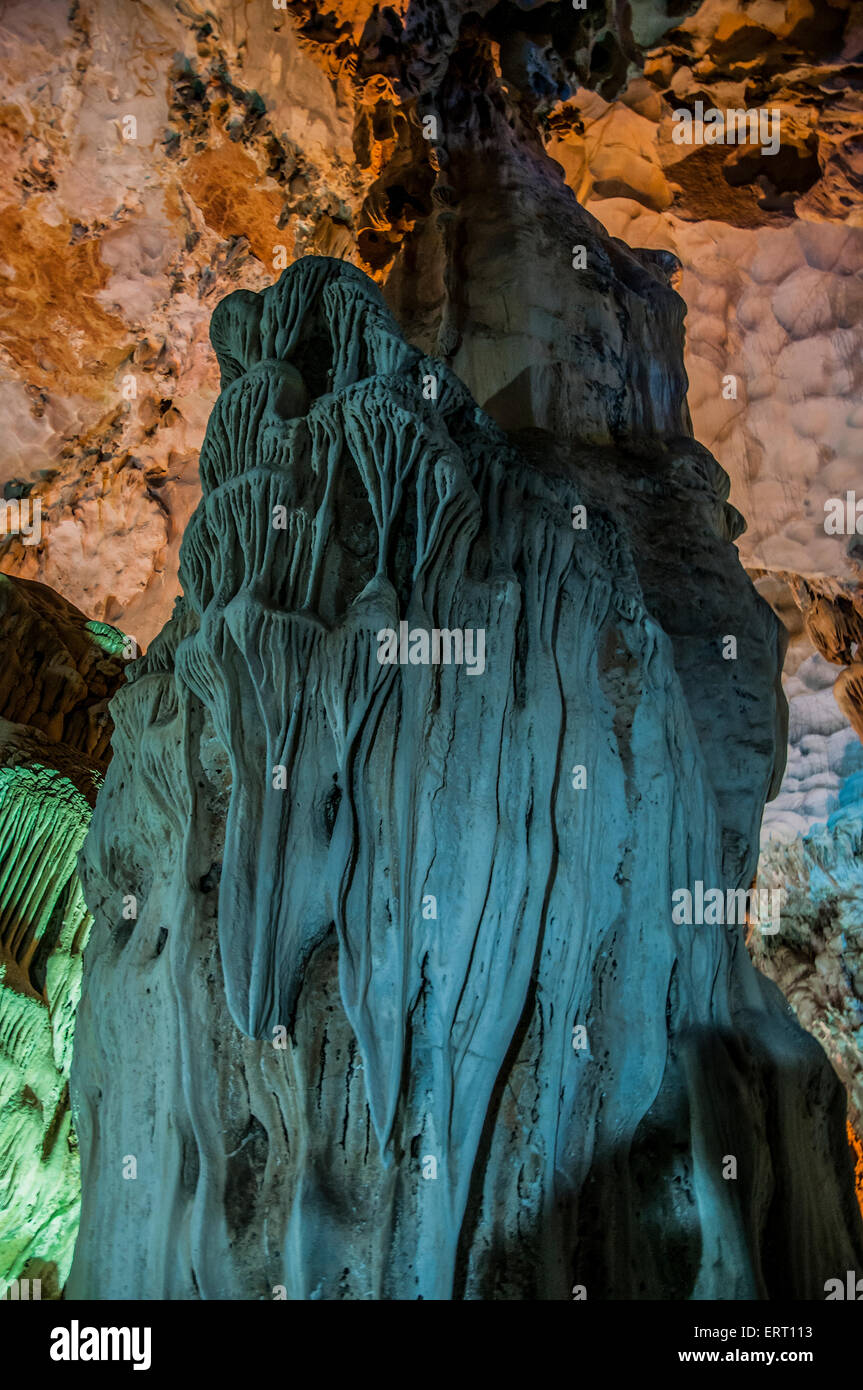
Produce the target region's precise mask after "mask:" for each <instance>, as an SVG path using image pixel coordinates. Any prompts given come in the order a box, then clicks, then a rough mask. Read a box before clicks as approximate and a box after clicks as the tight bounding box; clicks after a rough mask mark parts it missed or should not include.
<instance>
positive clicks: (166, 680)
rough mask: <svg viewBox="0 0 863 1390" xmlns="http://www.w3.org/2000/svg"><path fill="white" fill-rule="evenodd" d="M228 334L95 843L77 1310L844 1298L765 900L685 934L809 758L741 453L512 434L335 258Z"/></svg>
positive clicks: (851, 1223)
mask: <svg viewBox="0 0 863 1390" xmlns="http://www.w3.org/2000/svg"><path fill="white" fill-rule="evenodd" d="M642 274H643V272H642ZM634 279H635V273H634V271H633V280H634ZM657 293H658V291H657ZM663 293H665V291H663ZM668 293H670V291H669V292H668ZM212 339H213V344H214V346H215V348H216V351H217V353H218V356H219V361H220V364H221V369H222V392H221V395H220V397H219V400H218V402H217V404H216V407H215V409H214V411H213V413H212V416H211V419H210V423H209V427H208V431H207V438H206V441H205V444H204V448H203V451H202V454H201V463H200V470H201V481H202V486H203V494H204V495H203V500H202V502H201V504H200V506H199V508H198V510H197V512H196V513H195V515H194V517H193V519H192V522H191V524H190V526H189V528H188V530H187V532H186V535H185V537H184V541H183V551H182V570H181V573H182V580H183V588H184V597H183V598H182V599H181V600H179V601H178V604H177V607H176V609H175V613H174V616H173V618H172V620H171V622H170V623H169V624H168V625H167V626H166V628H165V629H164V630H163V632H162V634H161V635H160V637H159V638H158V639H157V640H156V641H155V642H154V644H153V646H152V647H151V649H150V651H149V652H148V654H147V656H146V657H144V658H143V659H142V660H140V661H139V662H138V663H136V665H135V666H134V667H132V668H131V671H130V673H129V681H128V684H127V685H126V686H125V687H124V688H123V690H122V691H121V692H120V693H119V695H118V696H117V697H116V698H115V700H114V701H113V704H112V712H113V715H114V719H115V723H116V733H115V737H114V750H115V751H114V759H113V761H112V764H111V767H110V769H109V772H108V776H107V779H106V783H105V786H104V789H103V791H102V793H101V794H100V796H99V799H98V803H97V808H96V813H95V817H94V821H93V825H92V829H91V832H90V834H89V836H88V839H87V842H86V846H85V849H84V852H83V856H82V874H83V880H84V884H85V891H86V893H87V898H88V902H89V905H90V908H91V910H92V911H93V913H94V917H95V925H94V929H93V934H92V939H91V944H90V946H89V947H88V951H87V957H86V980H85V991H84V997H83V999H82V1004H81V1009H80V1012H79V1020H78V1033H77V1041H76V1051H75V1059H74V1063H73V1094H74V1101H75V1106H76V1113H77V1122H78V1128H79V1135H80V1142H81V1147H82V1155H83V1163H84V1210H83V1219H82V1226H81V1233H80V1237H79V1242H78V1247H77V1252H76V1259H75V1263H74V1266H73V1272H72V1277H71V1281H70V1286H69V1292H70V1295H71V1296H73V1297H95V1298H111V1297H113V1298H116V1297H121V1298H122V1297H140V1298H196V1297H202V1298H231V1297H239V1298H248V1299H268V1298H272V1297H273V1296H274V1293H275V1295H276V1296H278V1295H279V1294H280V1293H281V1294H285V1295H286V1296H287V1297H290V1298H328V1299H329V1298H376V1297H385V1298H419V1297H422V1298H453V1297H454V1298H549V1299H567V1298H570V1297H572V1296H573V1295H572V1290H573V1288H574V1287H575V1288H576V1289H577V1290H578V1291H579V1293H578V1296H581V1295H582V1294H583V1292H584V1291H585V1290H586V1296H587V1297H588V1298H603V1297H619V1298H711V1297H715V1298H731V1299H733V1298H765V1297H773V1298H783V1297H788V1298H792V1297H802V1298H817V1297H823V1286H824V1282H825V1280H827V1279H828V1278H832V1277H835V1276H837V1275H840V1276H841V1275H842V1274H843V1272H844V1271H845V1270H846V1269H849V1268H854V1267H859V1266H860V1264H861V1260H863V1245H861V1233H860V1227H859V1216H858V1214H857V1209H856V1205H855V1201H854V1191H853V1181H852V1176H851V1165H850V1157H849V1154H848V1152H847V1149H846V1147H845V1137H844V1098H843V1095H842V1091H841V1088H840V1087H839V1084H838V1082H837V1081H836V1079H835V1077H834V1076H833V1073H832V1071H831V1070H830V1067H829V1065H828V1064H827V1062H826V1059H825V1057H824V1055H823V1053H822V1052H821V1049H820V1048H819V1046H818V1045H817V1043H815V1042H814V1041H813V1039H811V1038H810V1037H809V1036H808V1035H806V1034H805V1033H803V1032H802V1031H801V1029H800V1028H799V1027H798V1026H797V1025H796V1023H795V1022H794V1020H793V1018H792V1017H791V1016H790V1012H789V1010H788V1007H787V1005H786V1004H785V1002H784V1000H783V999H782V997H781V996H780V994H779V992H778V990H776V988H775V987H774V986H773V985H771V984H770V983H769V982H767V981H766V980H765V979H763V978H762V977H760V976H759V975H758V974H757V973H756V971H755V970H754V968H753V967H752V965H751V962H750V960H749V958H748V956H747V953H746V950H745V947H744V942H743V928H742V926H740V925H731V926H710V925H704V926H675V925H674V924H673V922H672V917H671V901H672V893H673V892H674V890H675V889H677V888H680V887H692V885H693V884H694V883H695V882H696V881H701V882H703V883H706V884H710V885H716V886H719V887H720V888H723V889H725V888H733V889H737V888H747V887H748V886H749V884H750V883H751V880H752V875H753V872H754V866H755V857H756V854H757V843H756V831H757V826H758V821H759V818H760V813H761V808H762V805H763V801H764V798H765V796H766V795H767V794H768V792H769V791H770V789H771V787H775V785H776V780H777V776H778V774H780V773H781V760H782V757H783V738H782V734H783V729H782V709H781V694H777V690H778V685H777V670H778V665H779V661H780V657H781V644H780V642H779V640H778V624H777V622H776V620H775V619H774V617H773V615H772V613H771V612H770V610H769V609H768V608H767V607H766V605H765V604H763V603H762V602H761V600H760V599H759V598H758V597H757V595H756V594H755V591H754V589H753V588H752V587H751V585H750V584H749V583H748V581H747V580H746V578H745V576H744V575H743V573H742V571H741V570H740V568H739V564H738V562H737V559H736V553H735V551H734V548H733V546H732V544H731V540H732V538H733V536H734V534H736V533H737V529H739V527H738V519H737V517H736V514H734V513H733V512H732V510H731V509H730V508H729V507H727V505H726V503H725V497H726V495H727V482H726V480H725V478H724V475H723V474H722V471H721V469H719V467H718V465H717V464H716V463H715V461H714V460H713V459H712V458H711V457H710V456H709V455H708V454H706V451H704V450H702V449H700V448H699V446H698V445H696V444H695V443H694V442H693V441H692V440H691V439H689V438H682V439H670V440H666V441H663V442H662V443H661V444H660V443H658V442H657V441H653V443H652V445H651V447H650V448H646V449H645V450H644V452H643V454H642V455H641V456H640V457H638V458H634V457H633V456H632V455H631V454H628V455H624V454H623V453H620V452H615V450H614V449H611V448H609V449H606V450H605V451H603V450H601V449H599V448H597V449H596V450H594V451H593V452H592V453H590V455H589V457H585V458H584V459H582V457H581V455H579V454H578V452H577V451H573V452H572V453H570V454H569V455H567V454H566V452H565V450H563V451H562V449H561V446H560V443H559V442H558V443H557V444H556V445H554V447H552V445H551V444H549V445H547V446H546V445H543V444H542V441H540V447H537V440H536V439H533V440H531V439H528V438H527V437H525V438H524V439H522V440H519V447H518V448H515V447H514V446H513V444H512V442H511V441H510V440H509V439H508V438H507V436H506V435H505V434H504V433H503V432H502V431H501V430H500V429H499V428H498V427H497V426H496V425H494V424H493V423H492V422H491V421H490V420H489V419H488V417H486V416H485V415H484V414H483V413H482V412H481V411H480V410H479V409H478V407H477V406H476V404H475V403H474V401H473V400H472V398H471V396H470V394H469V393H468V392H467V390H466V388H465V387H464V386H463V385H462V384H461V383H460V382H459V381H458V379H457V378H455V377H454V375H453V374H452V373H451V372H450V371H449V370H448V369H447V368H446V367H445V366H444V365H443V364H442V363H441V362H439V361H436V360H433V359H431V358H429V357H424V356H423V355H421V354H420V353H419V352H418V351H417V350H415V349H413V348H411V347H409V346H408V345H407V344H406V343H405V342H404V340H403V339H402V337H401V335H400V333H399V331H398V328H397V326H396V324H395V322H394V321H393V320H392V318H391V316H390V314H389V312H388V311H387V309H386V308H385V306H384V304H383V301H382V300H381V298H380V295H379V293H378V291H377V290H376V289H375V287H374V286H373V285H372V284H371V282H370V281H368V280H367V279H366V278H365V277H364V276H363V275H362V274H361V273H360V272H359V271H357V270H355V269H353V268H352V267H350V266H347V265H345V264H343V263H341V262H336V261H329V260H323V259H312V258H310V259H307V260H304V261H300V262H298V263H297V264H296V265H294V266H292V267H291V268H290V269H289V270H287V271H286V272H285V273H284V274H283V276H282V278H281V279H280V281H279V282H278V284H277V285H274V286H273V287H271V288H270V289H268V290H266V291H265V292H264V293H263V294H261V295H254V294H251V293H247V292H240V293H237V294H234V295H231V296H230V297H229V298H228V299H226V300H225V301H223V302H222V304H221V305H220V306H219V308H218V310H217V312H216V314H215V316H214V319H213V326H212ZM591 470H593V471H591ZM582 507H584V508H585V510H584V511H583V512H582V511H581V510H580V508H582ZM663 526H664V527H665V530H664V531H662V530H661V528H662V527H663ZM672 538H674V541H673V543H672ZM693 554H695V555H697V564H698V566H699V567H700V569H699V573H703V574H707V575H709V576H710V581H711V582H710V585H709V593H706V592H705V591H706V589H707V587H708V586H705V590H702V591H701V593H699V589H698V584H697V583H695V584H694V583H693V582H692V580H691V571H692V568H693V560H692V556H693ZM730 623H733V626H732V627H730V626H729V624H730ZM402 624H405V625H406V627H400V625H402ZM434 630H437V631H438V632H440V631H441V630H445V632H446V633H447V634H448V641H449V646H448V647H447V648H446V650H447V651H448V653H449V654H450V655H451V657H452V659H451V660H450V661H449V662H442V663H441V664H437V665H436V664H433V663H431V662H424V661H422V660H416V658H417V657H421V656H422V655H423V642H422V641H421V640H420V639H417V640H416V641H414V635H415V634H417V633H420V634H422V633H425V634H431V633H432V632H433V631H434ZM388 631H389V632H391V633H393V634H398V637H399V640H400V641H402V642H406V645H407V657H408V659H407V660H397V661H395V662H382V661H381V660H379V656H380V653H381V649H382V648H381V642H382V636H381V634H383V633H386V632H388ZM480 631H482V632H483V633H484V641H485V656H484V669H483V670H482V671H480V670H479V668H478V667H476V668H474V669H472V668H471V667H470V665H469V664H468V663H467V662H466V661H463V662H461V663H459V662H458V660H457V656H458V642H457V639H456V637H455V636H454V634H461V635H466V634H467V633H468V632H471V633H473V634H476V633H478V632H480ZM729 632H733V633H735V634H736V635H737V639H738V658H737V660H726V659H725V658H724V657H723V654H722V647H723V638H724V636H725V635H726V634H727V633H729ZM405 633H406V634H407V638H405ZM411 651H413V654H414V658H415V661H412V660H411V659H410V652H411ZM404 655H405V650H404V648H402V656H404ZM130 901H131V902H132V903H133V904H134V905H135V906H134V915H132V916H131V917H130V916H129V913H128V903H129V902H130ZM124 905H126V906H125V908H124ZM729 1159H733V1160H734V1163H733V1165H730V1164H729ZM132 1160H133V1161H132ZM732 1167H733V1169H734V1172H733V1173H732V1171H731V1169H732ZM132 1173H134V1176H130V1174H132Z"/></svg>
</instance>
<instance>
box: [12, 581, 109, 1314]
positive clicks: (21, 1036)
mask: <svg viewBox="0 0 863 1390" xmlns="http://www.w3.org/2000/svg"><path fill="white" fill-rule="evenodd" d="M0 644H2V652H3V665H2V669H0V1114H2V1122H0V1292H2V1290H5V1288H6V1287H7V1285H8V1284H10V1283H11V1282H12V1281H13V1280H15V1279H19V1278H25V1279H30V1280H36V1279H39V1280H40V1281H41V1296H42V1297H43V1298H48V1297H51V1296H52V1295H53V1296H56V1295H57V1294H58V1293H59V1291H60V1289H61V1288H62V1286H63V1284H64V1282H65V1279H66V1275H67V1273H68V1269H69V1265H70V1262H71V1259H72V1250H73V1246H74V1242H75V1236H76V1234H77V1227H78V1211H79V1204H80V1172H79V1162H78V1152H77V1143H76V1140H75V1136H74V1134H73V1131H72V1127H71V1113H70V1107H69V1067H70V1063H71V1060H72V1039H73V1035H74V1027H75V1011H76V1008H77V1005H78V1000H79V997H80V992H81V963H82V952H83V949H84V944H85V941H86V939H87V934H88V931H89V928H90V921H91V919H90V915H89V913H88V911H87V907H86V904H85V902H84V898H83V894H82V891H81V885H80V881H79V878H78V871H77V856H78V851H79V849H80V847H81V844H82V842H83V840H84V836H85V835H86V833H87V828H88V826H89V823H90V816H91V813H92V808H93V805H94V803H95V799H96V792H97V790H98V787H99V786H100V784H101V782H102V779H103V777H104V773H105V770H106V767H107V756H108V739H109V737H110V729H111V726H110V722H109V720H108V718H107V714H106V704H107V697H108V696H110V695H111V694H112V693H113V692H114V690H115V689H116V687H117V685H118V683H119V681H120V679H121V672H122V669H123V664H124V662H123V658H122V650H123V638H122V636H121V634H120V633H118V632H117V631H116V630H115V629H113V628H110V627H107V626H106V625H105V624H102V623H88V622H87V620H86V619H85V617H84V616H83V614H81V613H79V612H78V611H77V610H76V609H75V608H73V607H72V606H71V605H70V604H68V603H66V602H65V601H64V600H63V599H61V598H60V597H59V596H58V595H57V594H54V593H52V592H51V591H50V590H48V589H45V588H44V587H43V586H42V585H39V584H31V583H28V582H27V581H25V580H13V579H9V578H8V577H6V576H5V575H2V576H0Z"/></svg>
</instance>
